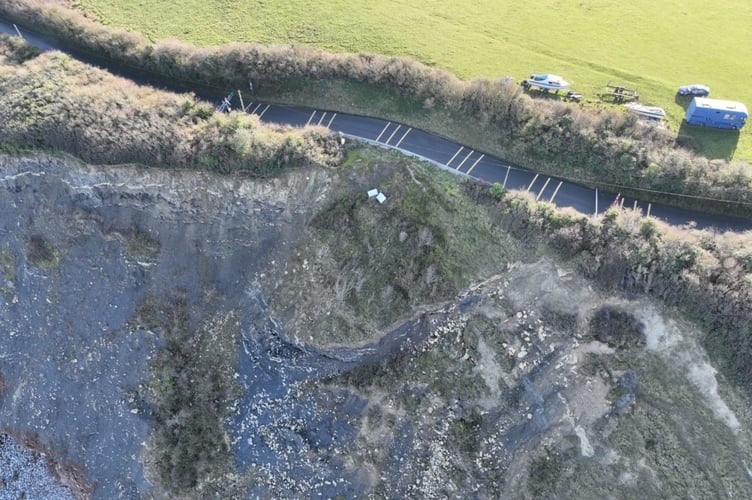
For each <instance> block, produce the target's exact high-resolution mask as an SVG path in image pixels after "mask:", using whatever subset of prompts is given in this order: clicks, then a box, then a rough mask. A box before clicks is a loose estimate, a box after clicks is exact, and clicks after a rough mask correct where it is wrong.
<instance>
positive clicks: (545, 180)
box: [0, 20, 752, 231]
mask: <svg viewBox="0 0 752 500" xmlns="http://www.w3.org/2000/svg"><path fill="white" fill-rule="evenodd" d="M0 32H5V33H10V34H16V31H15V28H14V27H13V26H12V25H11V24H8V23H6V22H4V21H2V20H0ZM23 34H24V37H25V38H26V40H27V41H28V42H30V43H32V44H34V45H37V46H38V47H40V48H41V49H43V50H50V49H57V50H63V51H67V49H65V48H64V47H61V46H59V45H58V44H56V42H55V41H54V40H51V39H49V38H44V37H37V36H35V35H33V34H32V33H30V32H28V31H27V30H24V31H23ZM72 55H73V56H74V57H77V58H79V59H82V60H84V61H85V62H87V63H90V64H96V65H98V66H103V67H105V69H107V70H109V71H113V72H114V73H116V74H119V75H120V76H124V77H127V78H132V79H133V80H135V81H137V82H139V83H148V84H152V85H156V86H159V87H163V88H168V89H169V87H165V86H164V85H162V84H160V82H158V81H154V80H152V79H150V78H148V77H145V76H144V75H143V74H136V73H132V72H130V71H128V70H123V69H122V68H112V67H109V66H107V65H102V64H101V63H99V62H98V61H96V60H91V59H90V58H87V57H81V56H80V54H75V53H74V54H72ZM178 90H180V91H184V90H185V88H180V89H178ZM248 97H249V96H248V95H246V97H245V99H246V100H245V101H244V102H243V105H244V106H242V107H243V108H244V110H245V111H246V112H248V113H252V114H256V115H258V116H259V117H260V118H261V120H262V121H266V122H273V123H280V124H287V125H292V126H305V125H321V126H325V127H327V128H329V129H331V130H333V131H335V132H340V133H342V134H343V135H345V136H347V137H349V138H358V139H364V140H367V141H370V142H373V143H375V144H379V145H381V146H384V147H389V148H394V149H399V150H400V151H403V152H406V153H408V154H412V155H415V156H418V157H421V158H424V159H426V160H428V161H430V162H432V163H434V164H435V165H437V166H439V167H442V168H445V169H447V170H450V171H452V172H454V173H456V174H459V175H468V176H470V177H473V178H475V179H479V180H482V181H485V182H489V183H493V182H499V183H501V184H503V185H504V186H505V187H506V188H507V189H517V190H526V191H529V192H531V193H533V194H534V195H535V196H536V198H537V199H539V200H543V201H550V202H552V203H554V204H555V205H557V206H560V207H573V208H574V209H576V210H578V211H580V212H582V213H584V214H591V215H595V214H601V213H603V212H604V211H605V210H607V209H608V208H609V207H610V206H612V205H613V204H614V203H619V204H620V205H622V206H623V207H625V208H639V209H640V210H641V211H642V213H643V214H649V215H651V216H653V217H656V218H658V219H661V220H663V221H665V222H668V223H670V224H674V225H684V224H694V225H695V226H696V227H698V228H715V229H717V230H720V231H725V230H731V231H746V230H750V229H752V220H749V219H743V218H738V217H729V216H723V215H716V214H706V213H702V212H697V211H692V210H687V209H680V208H675V207H670V206H666V205H661V204H655V203H652V204H651V203H647V202H644V201H641V200H635V199H632V198H624V197H621V196H618V193H613V192H603V191H597V190H593V189H590V188H587V187H584V186H581V185H578V184H575V183H572V182H568V181H564V180H561V179H557V178H555V177H549V176H547V175H543V174H538V173H536V172H533V171H530V170H527V169H524V168H521V167H518V166H515V165H512V164H510V163H508V162H505V161H504V160H502V159H500V158H497V157H495V156H493V155H490V154H485V153H483V152H481V151H475V150H473V149H471V148H469V147H466V146H463V145H461V144H458V143H455V142H453V141H450V140H448V139H445V138H443V137H440V136H438V135H435V134H432V133H429V132H426V131H423V130H418V129H414V128H411V127H408V126H407V125H403V124H399V123H393V122H389V121H386V120H382V119H378V118H370V117H364V116H356V115H348V114H344V113H333V112H330V111H321V110H314V109H309V108H303V107H294V106H285V105H277V104H268V103H264V102H253V101H249V100H248ZM231 106H232V108H233V109H235V110H238V109H241V103H240V101H239V98H238V97H237V94H235V97H234V98H233V100H232V101H231ZM617 196H618V197H617Z"/></svg>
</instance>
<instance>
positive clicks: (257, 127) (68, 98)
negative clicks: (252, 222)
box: [0, 37, 342, 175]
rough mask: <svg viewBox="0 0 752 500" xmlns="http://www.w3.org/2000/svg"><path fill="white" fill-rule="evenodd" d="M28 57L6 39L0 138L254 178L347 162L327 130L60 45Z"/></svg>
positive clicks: (108, 159)
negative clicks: (183, 90) (172, 87)
mask: <svg viewBox="0 0 752 500" xmlns="http://www.w3.org/2000/svg"><path fill="white" fill-rule="evenodd" d="M32 56H33V53H30V52H29V49H28V46H27V45H26V44H23V43H19V41H18V40H15V39H11V38H8V37H2V38H0V116H2V117H3V119H2V120H0V144H6V145H9V146H10V147H15V148H17V147H33V148H39V147H41V148H48V149H54V150H60V151H65V152H68V153H71V154H73V155H75V156H77V157H79V158H82V159H83V160H86V161H88V162H95V163H107V164H116V163H132V162H135V163H142V164H146V165H155V166H168V167H189V168H203V169H208V170H212V171H217V172H223V173H227V172H235V171H244V172H250V173H253V174H256V175H270V174H273V173H275V172H277V171H279V170H280V169H282V168H285V167H289V166H300V165H306V164H335V163H338V162H339V161H341V157H342V155H341V151H340V145H339V143H338V141H337V138H336V137H333V136H331V134H329V133H328V132H327V131H325V130H323V129H316V128H309V129H303V130H295V129H290V128H285V127H275V126H269V125H263V124H260V123H259V121H258V119H256V118H255V117H252V116H250V115H246V114H243V113H231V114H229V115H226V114H220V113H215V112H214V110H213V108H212V107H211V106H209V105H207V104H205V103H201V102H200V101H198V100H197V99H196V98H195V97H194V96H192V95H187V94H186V95H178V94H172V93H168V92H163V91H160V90H157V89H154V88H151V87H139V86H137V85H135V84H134V83H132V82H130V81H128V80H124V79H121V78H117V77H114V76H112V75H111V74H109V73H107V72H105V71H103V70H100V69H96V68H94V67H91V66H88V65H85V64H83V63H80V62H78V61H76V60H74V59H71V58H70V57H69V56H67V55H65V54H62V53H59V52H52V53H45V54H42V55H39V56H37V57H32ZM6 149H7V148H6Z"/></svg>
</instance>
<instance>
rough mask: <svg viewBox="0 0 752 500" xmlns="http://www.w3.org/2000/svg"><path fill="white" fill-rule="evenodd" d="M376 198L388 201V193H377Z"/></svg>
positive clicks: (381, 201)
mask: <svg viewBox="0 0 752 500" xmlns="http://www.w3.org/2000/svg"><path fill="white" fill-rule="evenodd" d="M376 199H377V200H378V201H379V203H384V202H385V201H386V195H385V194H384V193H379V194H377V195H376Z"/></svg>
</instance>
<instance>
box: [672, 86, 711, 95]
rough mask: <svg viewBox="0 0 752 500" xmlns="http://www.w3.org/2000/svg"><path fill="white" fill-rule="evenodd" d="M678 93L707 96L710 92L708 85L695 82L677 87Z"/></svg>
mask: <svg viewBox="0 0 752 500" xmlns="http://www.w3.org/2000/svg"><path fill="white" fill-rule="evenodd" d="M678 94H679V95H691V96H695V97H707V96H708V94H710V87H707V86H705V85H700V84H699V83H695V84H693V85H684V86H681V87H679V91H678Z"/></svg>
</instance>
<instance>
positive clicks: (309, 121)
mask: <svg viewBox="0 0 752 500" xmlns="http://www.w3.org/2000/svg"><path fill="white" fill-rule="evenodd" d="M314 116H316V110H315V109H314V110H313V113H311V116H310V117H309V118H308V121H307V122H306V124H305V126H306V127H307V126H308V125H310V124H311V120H313V117H314Z"/></svg>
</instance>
